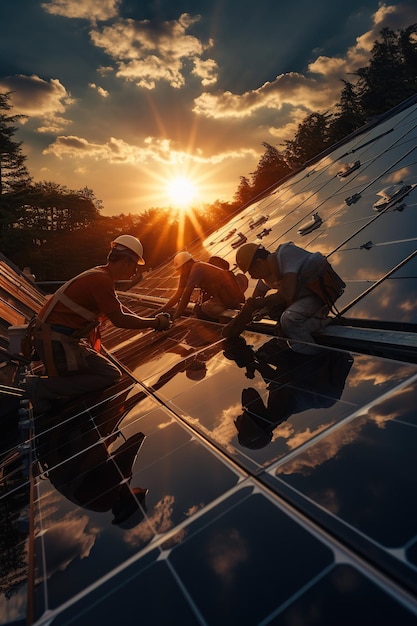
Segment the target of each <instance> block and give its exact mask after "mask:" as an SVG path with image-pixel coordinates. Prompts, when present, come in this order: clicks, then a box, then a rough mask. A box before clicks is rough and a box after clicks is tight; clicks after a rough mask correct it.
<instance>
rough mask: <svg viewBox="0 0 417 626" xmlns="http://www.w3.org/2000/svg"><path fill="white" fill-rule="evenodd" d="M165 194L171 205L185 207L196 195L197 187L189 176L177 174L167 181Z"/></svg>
mask: <svg viewBox="0 0 417 626" xmlns="http://www.w3.org/2000/svg"><path fill="white" fill-rule="evenodd" d="M167 195H168V197H169V200H170V202H171V203H172V205H174V206H176V207H178V208H182V209H187V208H189V207H190V206H191V203H192V202H193V201H194V200H195V198H196V196H197V188H196V186H195V185H194V183H193V182H192V181H191V180H190V179H189V178H187V177H185V176H178V177H176V178H173V179H172V180H170V181H169V182H168V185H167Z"/></svg>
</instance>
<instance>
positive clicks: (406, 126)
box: [0, 100, 417, 626]
mask: <svg viewBox="0 0 417 626" xmlns="http://www.w3.org/2000/svg"><path fill="white" fill-rule="evenodd" d="M416 123H417V104H416V103H415V102H414V101H412V100H411V101H409V102H408V103H406V104H405V105H404V106H403V107H399V108H398V109H396V110H395V111H393V112H391V113H390V114H389V115H386V116H384V118H382V119H381V120H380V122H379V123H375V124H373V125H370V126H369V127H368V128H366V129H362V131H361V132H359V133H356V134H355V135H354V136H352V137H351V138H350V139H349V140H348V141H347V142H343V143H341V144H340V145H338V146H336V147H335V148H334V149H333V150H332V151H328V152H327V153H326V154H325V155H322V157H321V158H320V159H318V160H317V161H316V162H314V163H310V164H308V165H307V166H306V167H305V168H304V169H303V170H301V171H300V172H298V173H296V174H295V175H294V176H292V177H290V178H288V179H287V180H286V181H285V182H284V183H283V184H282V185H280V186H279V187H277V188H276V189H274V190H271V192H270V193H269V194H268V195H267V196H266V197H264V198H263V199H261V200H259V201H258V202H256V203H254V204H252V205H251V206H249V207H247V208H245V209H243V210H242V211H240V212H239V213H237V214H236V215H234V216H232V217H231V219H230V220H229V222H228V223H227V224H225V225H223V226H222V227H221V228H219V229H218V231H216V232H214V233H211V234H210V235H209V236H208V237H207V239H206V240H204V241H202V242H195V243H194V244H193V245H192V246H190V248H189V250H190V252H192V254H193V255H194V256H195V257H196V258H199V259H203V260H207V259H208V258H209V256H211V255H219V256H221V257H224V258H226V259H227V260H228V262H229V263H230V265H231V266H232V267H233V266H234V263H235V252H236V249H237V248H238V247H239V246H238V245H236V244H238V241H237V239H238V233H242V237H243V238H246V240H247V241H251V242H258V243H260V242H262V244H263V245H264V246H265V247H267V248H268V249H270V250H273V249H274V248H275V247H276V246H277V245H278V244H279V243H282V242H284V241H290V240H292V241H294V242H295V243H297V244H298V245H300V246H302V247H305V248H307V249H308V250H310V251H316V250H319V251H321V252H323V253H324V254H326V255H327V256H328V257H329V260H330V261H331V263H332V265H333V266H334V267H335V269H336V270H337V271H338V272H339V273H340V275H341V276H342V277H343V279H344V280H345V281H346V284H347V287H346V290H345V293H344V294H343V296H342V298H341V299H340V301H338V307H339V310H340V311H341V312H342V318H341V319H340V320H339V319H335V320H334V322H335V323H334V325H331V326H330V327H329V328H328V329H326V331H325V332H324V333H322V335H318V336H317V342H318V343H319V344H321V346H322V349H321V351H320V353H319V354H315V355H311V356H306V355H300V354H297V353H295V352H293V351H291V350H290V349H289V348H288V346H287V345H286V342H285V341H284V340H283V339H282V338H280V337H278V336H275V334H274V329H275V323H274V322H272V321H271V320H269V321H268V320H265V319H263V320H260V321H258V322H254V323H252V324H251V325H249V326H248V328H247V330H245V331H244V332H243V333H242V335H241V336H240V337H237V338H233V339H228V340H225V339H223V338H222V334H221V331H222V325H220V324H216V323H212V322H205V321H202V320H198V319H196V318H194V317H192V316H186V317H183V318H181V319H180V320H178V321H177V322H176V323H175V324H174V325H173V326H172V328H171V329H170V330H169V331H168V332H166V333H155V332H153V331H149V330H145V331H133V330H123V329H119V328H115V327H112V326H110V325H108V326H105V328H104V333H103V344H104V347H105V350H106V351H107V353H108V355H109V357H110V358H112V359H113V360H114V361H115V362H116V363H117V364H118V366H119V367H120V368H121V369H122V371H123V377H122V379H121V381H120V382H119V383H118V384H117V385H114V386H113V387H111V388H109V389H107V390H105V391H104V392H100V393H91V394H89V395H86V396H82V397H79V398H78V399H74V400H72V401H70V402H68V403H65V404H61V405H58V406H55V407H54V409H53V410H52V411H50V412H49V413H48V414H44V415H40V416H38V417H36V418H34V417H33V412H32V409H31V405H30V403H29V402H28V401H25V400H22V398H21V391H20V390H19V375H20V374H22V371H23V372H24V369H25V367H28V364H27V363H24V362H23V360H22V359H21V358H20V357H19V355H18V354H10V353H9V352H8V351H7V349H8V344H7V337H6V333H5V331H4V330H3V331H2V341H3V344H2V348H3V350H2V361H3V362H2V368H0V371H2V372H3V376H2V378H1V383H2V384H1V386H0V393H1V398H2V406H1V414H2V442H1V446H0V463H1V474H0V477H1V478H0V480H1V483H0V484H1V491H0V506H1V510H2V516H1V520H2V521H1V552H2V558H1V570H0V571H1V575H0V579H1V596H0V623H1V624H11V623H13V624H23V623H29V624H37V625H39V626H40V625H46V624H48V625H49V624H50V625H54V626H56V625H69V624H79V625H82V624H89V625H90V624H91V622H92V621H96V622H97V623H103V624H113V623H115V622H117V621H122V622H123V624H136V623H138V622H139V621H140V622H141V623H143V624H187V625H188V624H199V625H207V624H210V625H211V624H216V625H217V624H279V625H280V626H282V625H289V626H290V625H293V624H298V623H301V624H303V625H307V624H311V625H313V624H320V626H324V625H326V624H329V625H332V626H333V625H334V624H338V626H343V625H345V624H346V625H348V624H349V626H350V624H352V622H354V621H355V623H359V624H362V623H363V624H365V623H369V622H372V623H398V624H401V625H402V626H403V625H408V624H415V623H416V621H417V596H416V594H417V575H416V571H417V569H416V564H417V552H416V537H417V530H416V515H415V511H414V506H413V498H412V495H413V494H414V493H415V488H416V478H415V476H416V475H417V472H416V469H417V468H416V460H415V459H416V456H415V453H414V451H415V448H416V445H415V444H416V442H414V436H415V432H416V430H415V427H416V416H415V406H416V400H417V395H416V393H417V392H416V390H417V359H416V354H417V352H416V343H415V324H416V317H415V316H416V313H415V311H416V307H415V303H416V288H415V285H416V282H415V279H416V263H417V261H416V256H417V254H416V238H417V230H416V223H417V222H416V220H415V216H414V213H415V208H416V198H417V195H416V193H417V192H416V191H415V187H414V186H415V184H416V183H417V164H416V151H415V150H416V148H415V145H416V142H415V138H416ZM340 172H342V174H343V175H342V176H341V175H340ZM398 185H399V188H398V187H397V186H398ZM393 186H394V188H393ZM404 186H405V187H404ZM388 188H391V189H388ZM382 190H384V194H385V195H383V196H381V195H380V192H381V191H382ZM396 190H397V191H396ZM388 191H389V192H390V194H391V195H390V196H389V197H388ZM398 191H399V192H400V193H399V194H398V195H395V194H396V193H397V192H398ZM379 199H382V200H383V201H385V202H386V204H385V206H382V207H381V206H380V205H378V206H377V208H375V203H376V202H379ZM316 214H318V216H319V217H320V220H317V219H313V220H312V219H311V218H312V216H314V215H316ZM318 222H320V223H318ZM311 223H313V224H314V227H312V228H305V229H303V225H307V226H308V225H309V224H311ZM317 223H318V225H317ZM300 230H301V232H300ZM233 244H234V245H233ZM2 272H3V273H2V276H3V275H5V276H7V286H6V288H5V290H6V291H7V294H8V297H7V302H8V304H7V307H5V309H4V311H3V309H1V308H0V316H1V317H2V324H3V328H4V329H6V328H7V327H8V326H10V325H11V324H14V323H15V321H16V322H17V323H21V322H24V321H25V320H27V319H28V317H30V316H31V315H32V314H33V312H36V311H37V310H38V309H39V306H40V305H41V303H42V301H43V296H42V294H38V293H37V291H36V289H35V287H34V286H32V285H29V286H28V284H27V281H26V279H25V277H23V276H21V275H20V274H19V272H18V271H16V268H13V267H12V266H11V265H7V264H5V267H4V268H3V265H2ZM176 281H177V278H176V276H175V275H174V274H173V272H172V265H171V263H169V262H168V263H166V264H164V265H162V266H161V267H158V268H155V269H154V270H153V271H152V272H148V273H147V274H146V275H144V277H143V279H142V281H141V282H139V283H138V284H136V285H135V286H134V287H133V289H132V291H130V292H120V293H119V297H120V299H121V300H122V302H123V303H124V304H125V306H127V307H128V308H129V309H131V310H132V311H134V312H136V313H138V314H140V315H149V314H152V311H154V310H155V305H156V304H157V303H159V302H161V301H165V299H166V298H168V297H170V295H172V293H173V291H174V290H175V289H176ZM253 286H254V281H251V284H250V287H249V292H248V293H250V290H251V288H253ZM23 287H24V289H23ZM22 293H24V298H23V296H22ZM4 300H5V301H6V298H4ZM10 311H13V313H11V312H10ZM15 315H16V316H17V317H16V318H15V317H14V316H15Z"/></svg>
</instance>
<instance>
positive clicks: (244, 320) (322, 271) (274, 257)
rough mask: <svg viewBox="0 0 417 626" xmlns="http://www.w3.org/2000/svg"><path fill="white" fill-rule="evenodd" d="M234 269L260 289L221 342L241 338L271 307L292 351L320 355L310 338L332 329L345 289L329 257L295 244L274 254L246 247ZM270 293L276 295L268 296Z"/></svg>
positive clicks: (254, 245)
mask: <svg viewBox="0 0 417 626" xmlns="http://www.w3.org/2000/svg"><path fill="white" fill-rule="evenodd" d="M236 263H237V265H238V267H239V268H240V270H241V271H242V272H248V273H249V274H250V276H251V277H252V278H256V279H258V283H257V285H256V287H255V290H254V293H253V296H252V297H251V298H248V300H247V302H246V304H245V306H244V307H243V309H242V311H241V312H240V313H239V314H238V315H237V316H236V317H235V318H234V319H233V320H232V321H231V322H230V323H229V324H228V325H227V326H226V327H225V328H224V329H223V336H224V337H236V336H238V335H239V334H240V333H241V332H242V331H243V330H244V328H245V326H246V324H248V323H249V322H250V321H251V320H252V317H253V314H254V313H255V311H257V310H259V309H262V308H265V307H267V308H272V309H274V313H275V314H274V318H275V319H279V321H280V326H281V332H282V333H283V335H284V336H285V337H286V338H287V339H288V345H289V347H290V348H292V349H293V350H294V351H296V352H301V353H304V354H314V353H316V352H318V351H319V348H318V347H317V346H315V345H314V343H315V341H314V339H313V336H312V334H313V333H315V332H317V331H319V330H322V329H323V328H324V327H325V325H326V324H327V323H328V319H327V317H328V314H329V312H330V311H331V310H332V309H333V308H334V303H335V301H336V300H337V298H339V297H340V296H341V295H342V293H343V290H344V288H345V286H346V285H345V283H344V282H343V280H342V279H341V278H340V276H338V274H337V273H336V272H335V271H334V270H333V268H332V267H331V265H330V263H329V262H328V261H327V259H326V257H324V256H323V255H322V254H321V253H320V252H308V251H307V250H304V249H303V248H300V247H299V246H296V245H295V244H294V243H293V242H292V241H290V242H287V243H284V244H281V245H280V246H278V248H277V250H276V251H275V252H270V251H269V250H266V249H265V248H264V247H263V246H261V245H258V244H256V243H248V244H245V245H243V246H241V247H240V248H239V249H238V251H237V252H236ZM270 289H275V290H276V292H275V293H273V294H271V295H266V294H267V292H268V291H269V290H270Z"/></svg>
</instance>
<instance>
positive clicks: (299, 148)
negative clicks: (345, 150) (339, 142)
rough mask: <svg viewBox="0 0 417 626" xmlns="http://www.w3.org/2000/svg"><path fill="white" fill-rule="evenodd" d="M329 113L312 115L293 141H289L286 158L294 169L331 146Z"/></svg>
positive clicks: (299, 127) (302, 123) (304, 122)
mask: <svg viewBox="0 0 417 626" xmlns="http://www.w3.org/2000/svg"><path fill="white" fill-rule="evenodd" d="M329 118H330V116H329V114H328V113H311V115H308V116H307V117H306V118H305V120H304V121H303V122H301V124H299V125H298V130H297V132H296V134H295V137H294V139H293V140H287V141H286V142H285V143H286V146H287V147H286V152H285V156H286V159H287V161H288V163H289V164H290V165H291V166H292V168H296V167H299V166H302V165H304V164H305V163H306V162H307V161H309V160H310V159H312V158H313V157H315V156H317V155H318V154H319V153H320V152H322V151H323V150H324V149H325V148H326V147H327V146H328V145H329V137H328V121H329Z"/></svg>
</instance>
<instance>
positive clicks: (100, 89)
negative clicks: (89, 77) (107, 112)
mask: <svg viewBox="0 0 417 626" xmlns="http://www.w3.org/2000/svg"><path fill="white" fill-rule="evenodd" d="M88 86H89V87H91V89H94V90H95V91H97V93H98V94H99V96H101V97H102V98H107V97H108V96H109V92H108V91H107V90H106V89H103V87H99V85H96V84H95V83H88Z"/></svg>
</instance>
